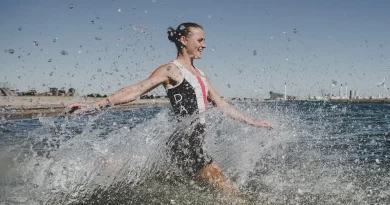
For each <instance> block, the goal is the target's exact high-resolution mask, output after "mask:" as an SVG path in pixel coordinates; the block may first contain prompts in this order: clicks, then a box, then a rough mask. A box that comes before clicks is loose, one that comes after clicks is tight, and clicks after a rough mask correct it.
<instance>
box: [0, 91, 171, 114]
mask: <svg viewBox="0 0 390 205" xmlns="http://www.w3.org/2000/svg"><path fill="white" fill-rule="evenodd" d="M98 99H100V98H94V97H67V96H6V97H4V96H3V97H0V119H23V118H34V117H39V116H55V115H61V114H65V113H64V109H65V107H66V106H67V105H69V104H71V103H74V102H93V101H95V100H98ZM167 105H169V100H168V99H160V98H158V99H140V100H136V101H133V102H130V103H126V104H122V105H117V106H115V107H113V108H112V109H128V108H141V107H158V106H167Z"/></svg>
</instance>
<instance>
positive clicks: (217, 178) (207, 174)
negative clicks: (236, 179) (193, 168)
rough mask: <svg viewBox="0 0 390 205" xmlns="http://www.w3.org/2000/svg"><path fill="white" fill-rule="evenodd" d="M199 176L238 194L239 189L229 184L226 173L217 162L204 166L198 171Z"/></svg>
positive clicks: (233, 193) (226, 191)
mask: <svg viewBox="0 0 390 205" xmlns="http://www.w3.org/2000/svg"><path fill="white" fill-rule="evenodd" d="M197 176H198V177H199V178H200V179H202V180H204V181H206V182H208V183H210V184H212V185H214V186H216V187H218V188H219V189H221V190H222V191H223V192H225V193H227V194H229V195H238V191H237V190H236V189H235V188H233V187H232V186H230V185H229V184H228V182H227V179H226V177H225V175H224V174H223V173H222V170H221V168H220V167H219V166H218V164H216V163H210V164H208V165H206V166H205V167H203V168H202V169H201V170H199V171H198V172H197Z"/></svg>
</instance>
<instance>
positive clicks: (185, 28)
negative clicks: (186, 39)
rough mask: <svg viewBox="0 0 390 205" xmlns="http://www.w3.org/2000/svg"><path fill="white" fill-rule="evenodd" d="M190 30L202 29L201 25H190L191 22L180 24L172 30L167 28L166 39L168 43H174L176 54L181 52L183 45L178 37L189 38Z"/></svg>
mask: <svg viewBox="0 0 390 205" xmlns="http://www.w3.org/2000/svg"><path fill="white" fill-rule="evenodd" d="M190 28H200V29H203V27H202V26H201V25H199V24H197V23H191V22H187V23H182V24H180V25H179V26H178V27H177V28H176V29H174V28H172V27H169V28H168V31H167V33H168V39H169V41H171V42H173V43H175V45H176V48H177V51H178V52H181V48H182V47H183V45H182V43H181V41H180V37H181V36H190V35H191V31H190Z"/></svg>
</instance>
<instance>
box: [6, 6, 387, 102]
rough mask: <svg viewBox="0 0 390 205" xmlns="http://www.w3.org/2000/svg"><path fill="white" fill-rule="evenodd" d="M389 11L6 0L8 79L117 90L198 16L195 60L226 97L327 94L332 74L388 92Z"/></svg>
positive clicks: (168, 52) (143, 72) (20, 84)
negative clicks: (199, 43)
mask: <svg viewBox="0 0 390 205" xmlns="http://www.w3.org/2000/svg"><path fill="white" fill-rule="evenodd" d="M70 4H72V5H73V8H72V9H70V8H69V5H70ZM389 10H390V2H389V1H385V0H383V1H379V0H378V1H336V0H329V1H313V0H307V1H303V0H302V1H291V0H288V1H287V0H286V1H275V0H273V1H261V0H250V1H229V0H228V1H220V0H214V1H210V0H199V1H186V0H181V1H177V0H169V1H168V0H133V1H129V0H94V1H92V0H74V1H60V0H34V1H27V0H24V1H22V0H3V1H2V6H1V7H0V25H1V28H2V29H1V32H0V47H1V49H2V50H3V52H1V53H0V73H1V74H0V82H8V83H10V84H11V85H13V86H14V87H15V88H19V89H20V90H27V89H28V88H29V87H30V88H36V89H37V90H38V91H39V92H44V91H47V90H48V88H49V87H59V88H61V87H65V88H67V89H68V88H69V87H70V86H72V87H74V88H76V89H77V90H78V92H79V93H81V94H87V93H95V92H98V93H104V94H109V93H112V92H114V91H116V90H118V89H119V88H121V87H123V86H128V85H132V84H134V83H137V82H138V81H140V80H142V79H144V78H146V77H147V76H148V75H149V74H150V73H151V72H153V70H154V69H155V68H157V67H158V66H159V65H162V64H165V63H167V62H169V61H170V60H172V59H174V58H175V57H176V50H175V47H174V45H173V44H172V43H171V42H169V41H168V39H167V34H166V29H167V27H168V26H173V27H176V26H178V25H179V24H180V23H182V22H187V21H191V22H197V23H199V24H201V25H202V26H203V27H204V29H205V33H206V44H207V48H206V50H205V51H204V53H203V59H201V60H197V61H196V62H195V65H197V66H198V67H201V68H203V70H204V71H205V72H206V73H207V74H208V76H209V78H210V79H211V83H212V85H213V86H214V88H215V89H216V90H217V92H218V93H219V94H220V95H222V96H227V97H260V98H264V97H267V93H268V92H269V91H270V90H273V91H276V92H283V90H284V82H287V87H288V93H289V94H291V95H298V96H301V97H305V96H308V95H311V96H313V95H320V93H321V90H323V91H324V92H329V91H330V88H331V81H332V80H335V81H337V85H336V86H334V87H332V90H333V93H337V94H338V91H339V90H340V84H343V85H345V84H346V83H347V86H348V89H356V90H358V91H359V93H360V95H365V96H370V95H374V96H378V95H382V96H390V93H389V92H388V91H386V90H385V89H383V88H381V87H377V86H375V84H376V83H379V82H382V80H383V77H384V76H386V75H388V76H387V77H388V78H390V75H389V74H390V73H389V71H390V38H389V36H390V26H389V25H390V14H389V13H390V12H388V11H389ZM294 29H297V30H295V31H297V32H294ZM54 39H55V42H54ZM34 41H37V42H38V44H37V45H36V44H34ZM9 49H13V50H14V53H13V54H11V53H10V52H8V50H9ZM62 50H63V51H65V52H66V53H67V55H62V54H61V51H62ZM6 51H7V52H6ZM49 61H50V62H49ZM388 80H390V79H388ZM386 83H387V84H388V85H389V86H390V81H387V82H386ZM336 90H337V91H336ZM343 90H345V88H343ZM152 93H153V94H161V95H163V94H164V93H165V92H164V89H163V88H159V89H157V90H155V91H152Z"/></svg>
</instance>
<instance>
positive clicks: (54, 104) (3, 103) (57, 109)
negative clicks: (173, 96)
mask: <svg viewBox="0 0 390 205" xmlns="http://www.w3.org/2000/svg"><path fill="white" fill-rule="evenodd" d="M98 99H100V98H94V97H80V96H77V97H69V96H1V97H0V119H3V120H4V119H24V118H34V117H39V116H55V115H64V114H65V113H64V109H65V107H66V105H68V104H71V103H73V102H93V101H95V100H98ZM228 101H231V102H235V103H237V102H245V101H246V100H237V99H235V100H228ZM255 102H265V103H267V102H268V103H277V102H286V103H291V102H343V103H386V102H390V99H387V98H381V99H332V100H326V101H321V100H317V101H311V100H294V101H283V100H257V101H255ZM168 105H169V100H168V99H166V98H157V99H140V100H136V101H133V102H131V103H126V104H122V105H117V106H114V107H112V108H111V109H129V108H142V107H160V106H168Z"/></svg>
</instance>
